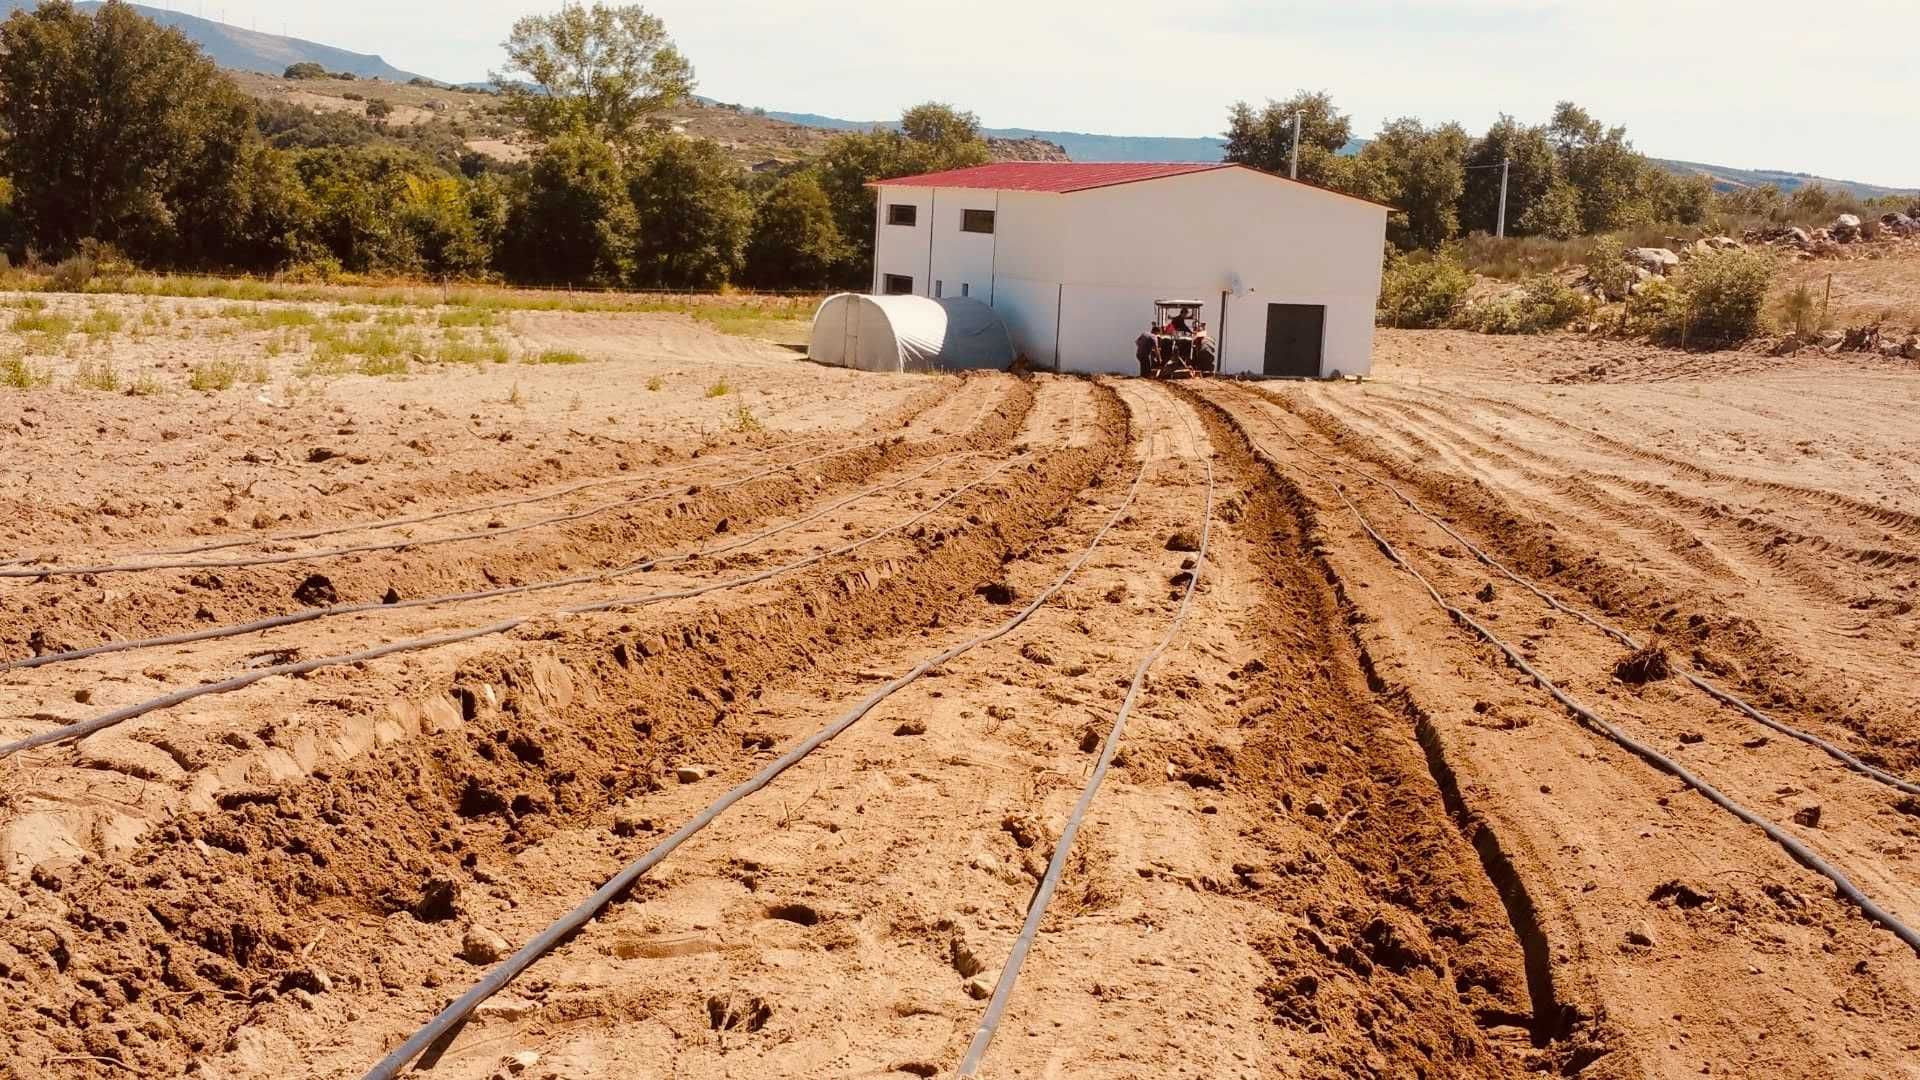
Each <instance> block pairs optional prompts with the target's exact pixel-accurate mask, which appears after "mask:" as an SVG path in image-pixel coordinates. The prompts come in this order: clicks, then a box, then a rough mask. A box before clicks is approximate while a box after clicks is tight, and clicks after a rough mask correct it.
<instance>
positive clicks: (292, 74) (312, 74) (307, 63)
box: [281, 60, 327, 79]
mask: <svg viewBox="0 0 1920 1080" xmlns="http://www.w3.org/2000/svg"><path fill="white" fill-rule="evenodd" d="M326 77H327V69H326V68H323V67H321V66H320V65H319V64H316V63H314V62H313V61H311V60H303V61H301V62H300V63H298V64H290V65H288V67H287V70H286V73H285V74H284V75H282V76H281V78H283V79H324V78H326Z"/></svg>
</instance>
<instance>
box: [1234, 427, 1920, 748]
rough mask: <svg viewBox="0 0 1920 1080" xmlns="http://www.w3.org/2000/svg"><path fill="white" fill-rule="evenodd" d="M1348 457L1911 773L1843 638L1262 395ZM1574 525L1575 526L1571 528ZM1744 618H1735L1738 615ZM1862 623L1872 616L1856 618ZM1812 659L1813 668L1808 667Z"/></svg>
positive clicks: (1549, 577)
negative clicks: (1679, 577)
mask: <svg viewBox="0 0 1920 1080" xmlns="http://www.w3.org/2000/svg"><path fill="white" fill-rule="evenodd" d="M1267 396H1268V397H1270V398H1271V399H1272V400H1274V401H1275V402H1277V403H1279V404H1280V405H1281V407H1283V408H1285V409H1286V410H1288V411H1289V412H1290V413H1291V414H1293V415H1295V416H1298V417H1299V418H1300V419H1301V420H1302V421H1304V422H1306V423H1307V424H1308V425H1310V426H1311V427H1312V428H1313V430H1314V431H1315V432H1317V433H1318V434H1319V435H1320V436H1321V437H1323V438H1325V439H1327V440H1329V441H1330V442H1331V443H1332V444H1333V445H1334V446H1336V447H1338V448H1339V450H1340V451H1341V452H1342V453H1344V454H1348V455H1351V456H1353V457H1354V458H1355V459H1356V460H1360V461H1364V462H1367V463H1368V464H1370V465H1373V466H1375V467H1377V468H1379V469H1382V470H1384V472H1385V473H1386V474H1388V475H1390V476H1393V477H1395V478H1396V479H1397V480H1398V481H1399V482H1401V483H1402V484H1403V485H1404V486H1406V487H1407V488H1409V490H1412V491H1416V492H1418V493H1419V494H1420V496H1421V498H1422V499H1423V501H1425V502H1427V503H1428V505H1429V506H1431V507H1434V508H1436V510H1437V512H1440V513H1441V514H1442V515H1443V516H1445V517H1447V518H1448V519H1449V520H1450V521H1452V522H1453V523H1455V524H1456V525H1464V526H1467V527H1469V528H1470V529H1471V531H1472V532H1474V533H1476V534H1478V535H1479V536H1481V537H1489V536H1497V537H1499V538H1500V540H1501V542H1500V544H1499V545H1497V546H1499V547H1501V548H1502V549H1503V550H1505V551H1507V552H1509V553H1511V554H1512V555H1513V557H1514V560H1515V563H1514V565H1515V566H1516V567H1519V568H1520V569H1521V570H1522V572H1524V573H1526V574H1528V575H1529V576H1531V577H1533V578H1535V579H1537V580H1541V581H1548V582H1554V583H1556V584H1558V586H1559V587H1560V588H1563V589H1569V590H1571V591H1573V592H1574V593H1576V594H1578V595H1580V596H1582V597H1584V598H1585V600H1586V602H1588V603H1590V604H1592V605H1593V606H1594V607H1595V608H1597V609H1598V610H1599V611H1601V612H1603V613H1605V614H1606V615H1608V616H1609V617H1611V618H1613V619H1615V620H1618V621H1621V622H1622V623H1623V624H1624V625H1626V626H1628V627H1629V628H1631V629H1633V630H1634V631H1635V632H1636V633H1637V634H1639V635H1640V636H1642V637H1659V638H1662V639H1663V640H1665V641H1666V642H1667V644H1668V646H1669V647H1670V648H1672V649H1674V650H1675V651H1676V652H1680V653H1682V654H1683V655H1687V656H1689V657H1690V659H1691V662H1692V664H1693V666H1694V667H1696V668H1699V669H1701V670H1704V671H1707V672H1709V673H1711V674H1713V675H1714V676H1716V677H1718V678H1720V679H1722V680H1724V681H1726V682H1727V683H1728V684H1730V685H1731V686H1733V687H1734V688H1735V689H1736V690H1737V692H1739V693H1741V694H1742V695H1743V696H1746V697H1748V698H1750V699H1751V700H1754V701H1755V702H1756V703H1759V704H1761V705H1762V706H1763V707H1765V708H1768V709H1770V710H1771V711H1774V712H1776V713H1778V714H1781V715H1783V716H1789V717H1790V718H1791V720H1792V722H1793V723H1794V724H1795V725H1796V726H1798V727H1801V728H1805V729H1808V730H1812V731H1816V732H1818V733H1821V734H1823V735H1825V736H1826V737H1828V738H1831V739H1834V740H1835V741H1837V742H1840V743H1841V744H1842V745H1845V746H1847V747H1848V749H1850V750H1852V751H1853V752H1854V753H1856V754H1858V755H1859V756H1860V757H1861V758H1862V759H1863V760H1865V761H1867V762H1868V763H1869V764H1872V765H1875V766H1878V767H1881V768H1888V769H1892V770H1894V771H1896V772H1912V771H1914V770H1915V769H1916V768H1920V697H1916V696H1915V695H1913V694H1912V693H1911V692H1910V689H1909V688H1907V687H1905V686H1902V685H1900V684H1898V683H1897V682H1890V681H1888V680H1886V679H1885V678H1884V671H1885V670H1886V669H1885V668H1884V667H1881V666H1875V665H1874V664H1872V663H1871V662H1869V661H1868V660H1862V659H1861V658H1860V653H1859V652H1858V651H1852V652H1849V651H1845V650H1841V649H1839V648H1838V647H1839V646H1840V645H1842V644H1844V643H1845V640H1846V639H1842V638H1838V637H1836V636H1835V635H1833V634H1828V633H1822V634H1818V635H1813V636H1809V635H1808V634H1806V633H1805V632H1804V631H1802V630H1801V629H1799V625H1798V619H1797V618H1794V617H1791V614H1792V613H1791V612H1785V611H1782V612H1779V613H1776V614H1773V615H1770V616H1768V622H1767V623H1766V624H1765V625H1762V624H1760V623H1757V622H1756V621H1755V620H1754V619H1752V618H1750V617H1748V616H1747V615H1746V614H1745V611H1753V610H1759V611H1760V613H1761V614H1763V615H1766V614H1767V612H1766V610H1765V609H1764V608H1763V607H1762V605H1765V604H1767V603H1768V600H1767V597H1766V596H1765V595H1764V594H1756V593H1753V592H1751V591H1749V592H1746V593H1743V594H1740V595H1738V596H1729V595H1727V594H1724V593H1722V592H1717V591H1714V590H1710V589H1708V590H1703V589H1702V588H1700V587H1698V585H1697V583H1689V582H1685V581H1682V582H1679V583H1676V582H1675V581H1673V580H1671V579H1668V578H1664V577H1660V576H1652V575H1650V568H1649V567H1647V566H1644V565H1633V564H1630V563H1629V562H1626V561H1622V560H1623V559H1627V558H1631V557H1632V556H1631V555H1630V554H1629V555H1625V556H1622V555H1618V554H1616V553H1614V552H1612V551H1610V550H1609V549H1610V548H1611V547H1612V543H1611V542H1610V541H1607V540H1606V539H1605V538H1604V536H1600V537H1595V538H1594V539H1589V538H1588V537H1589V535H1590V534H1592V533H1594V532H1597V531H1598V530H1592V529H1589V528H1586V527H1584V526H1582V527H1577V528H1575V527H1570V528H1556V527H1552V526H1550V525H1544V524H1543V523H1542V522H1539V521H1536V520H1532V519H1530V518H1528V517H1526V516H1525V515H1523V514H1520V513H1516V512H1515V508H1514V505H1513V504H1512V502H1510V501H1509V500H1508V499H1507V498H1506V497H1505V496H1504V495H1502V494H1501V493H1500V492H1499V491H1498V490H1497V489H1495V488H1490V487H1489V486H1487V485H1484V484H1481V483H1479V482H1478V481H1474V480H1462V479H1460V478H1457V477H1449V476H1447V475H1445V474H1443V473H1439V472H1435V471H1433V470H1431V469H1428V468H1426V467H1424V466H1422V465H1419V464H1416V463H1413V462H1410V461H1407V460H1405V459H1402V458H1398V457H1396V456H1394V455H1391V454H1388V453H1385V452H1382V451H1381V450H1380V449H1378V448H1377V447H1375V446H1373V445H1371V444H1370V443H1369V442H1368V441H1367V440H1366V439H1365V438H1363V437H1360V436H1359V435H1357V434H1356V433H1355V432H1354V430H1353V429H1352V428H1349V427H1346V426H1345V425H1343V424H1342V423H1341V421H1339V420H1338V419H1337V418H1334V417H1332V416H1330V415H1329V414H1327V413H1325V412H1324V411H1322V410H1319V409H1317V408H1316V407H1315V406H1313V405H1311V404H1308V403H1306V402H1303V401H1301V400H1300V399H1299V398H1297V397H1295V396H1293V395H1267ZM1577 524H1578V523H1576V525H1577ZM1743 609H1744V610H1743ZM1867 614H1868V615H1871V614H1872V613H1871V612H1869V613H1867ZM1812 656H1820V657H1822V659H1821V660H1820V661H1818V662H1815V661H1813V660H1811V659H1810V657H1812Z"/></svg>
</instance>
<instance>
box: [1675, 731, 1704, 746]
mask: <svg viewBox="0 0 1920 1080" xmlns="http://www.w3.org/2000/svg"><path fill="white" fill-rule="evenodd" d="M1706 741H1707V737H1706V736H1705V735H1702V734H1700V733H1699V732H1697V731H1683V732H1681V733H1680V745H1682V746H1698V745H1700V744H1701V743H1703V742H1706Z"/></svg>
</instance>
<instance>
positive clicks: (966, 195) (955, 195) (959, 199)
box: [922, 188, 1000, 304]
mask: <svg viewBox="0 0 1920 1080" xmlns="http://www.w3.org/2000/svg"><path fill="white" fill-rule="evenodd" d="M999 202H1000V193H999V192H997V191H978V190H974V189H970V188H940V189H938V190H936V191H934V193H933V198H932V205H933V270H932V273H930V274H929V275H927V276H928V278H929V280H931V281H937V282H940V283H941V286H942V292H941V295H942V296H961V295H967V296H971V297H972V298H973V299H975V300H978V301H980V302H981V303H983V304H984V303H986V302H987V298H988V294H989V293H990V292H991V291H992V284H993V269H994V262H995V248H996V247H997V245H998V241H999V239H1000V227H999V225H1000V223H999V216H998V214H997V213H996V214H995V220H994V231H993V232H990V233H970V232H961V231H960V217H961V211H963V210H994V211H997V210H998V209H999ZM963 286H964V287H965V288H963ZM932 289H933V286H932V285H928V286H927V289H926V291H924V292H923V293H922V295H925V296H932V295H933V292H932Z"/></svg>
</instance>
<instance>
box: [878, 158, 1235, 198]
mask: <svg viewBox="0 0 1920 1080" xmlns="http://www.w3.org/2000/svg"><path fill="white" fill-rule="evenodd" d="M1230 167H1231V166H1228V165H1225V164H1222V163H1221V162H1218V161H1212V162H1205V161H1001V162H995V163H994V164H991V165H975V166H972V167H971V168H966V169H948V170H947V171H946V172H936V173H924V174H922V175H920V176H902V177H899V178H897V179H894V180H876V181H874V183H873V186H874V187H944V188H981V189H984V190H988V191H1054V192H1068V191H1085V190H1087V189H1088V188H1102V187H1111V186H1113V185H1114V184H1131V183H1133V182H1134V181H1136V180H1158V179H1160V178H1162V177H1166V176H1180V175H1183V174H1185V173H1196V172H1209V171H1211V170H1213V169H1225V168H1230Z"/></svg>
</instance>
